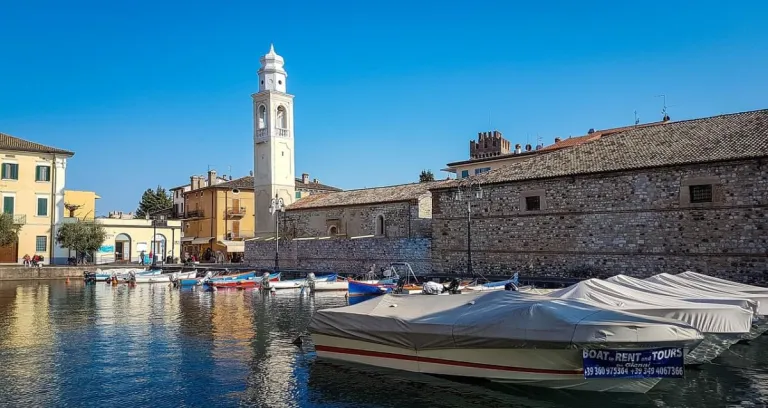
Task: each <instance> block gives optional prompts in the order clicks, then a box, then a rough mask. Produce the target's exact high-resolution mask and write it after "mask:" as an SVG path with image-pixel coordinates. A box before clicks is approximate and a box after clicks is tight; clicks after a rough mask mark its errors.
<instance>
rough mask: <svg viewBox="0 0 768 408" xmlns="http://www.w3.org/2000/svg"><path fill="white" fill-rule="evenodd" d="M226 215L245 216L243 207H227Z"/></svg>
mask: <svg viewBox="0 0 768 408" xmlns="http://www.w3.org/2000/svg"><path fill="white" fill-rule="evenodd" d="M227 216H229V217H243V216H245V207H229V208H227Z"/></svg>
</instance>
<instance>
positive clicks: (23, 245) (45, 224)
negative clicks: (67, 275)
mask: <svg viewBox="0 0 768 408" xmlns="http://www.w3.org/2000/svg"><path fill="white" fill-rule="evenodd" d="M72 156H74V153H73V152H70V151H67V150H63V149H58V148H55V147H50V146H44V145H41V144H39V143H34V142H30V141H27V140H23V139H19V138H17V137H13V136H10V135H7V134H4V133H0V172H1V174H0V176H1V177H0V195H2V211H3V212H4V213H6V214H12V215H13V219H14V222H16V224H18V225H20V226H21V229H20V230H19V239H18V242H17V243H16V244H14V245H9V246H6V247H0V263H22V259H23V257H24V255H29V256H34V255H40V256H42V257H43V258H44V260H43V263H45V264H48V263H51V260H53V263H66V261H67V258H66V251H65V250H62V249H61V248H58V246H56V245H55V241H54V239H55V230H56V225H57V223H59V222H61V220H62V219H63V211H64V182H65V180H66V168H67V159H68V158H70V157H72Z"/></svg>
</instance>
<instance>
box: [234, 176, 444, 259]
mask: <svg viewBox="0 0 768 408" xmlns="http://www.w3.org/2000/svg"><path fill="white" fill-rule="evenodd" d="M446 183H450V181H435V182H428V183H413V184H403V185H398V186H388V187H377V188H367V189H360V190H347V191H342V192H334V193H325V194H315V195H310V196H308V197H305V198H302V199H301V200H298V201H296V202H295V203H293V204H291V205H290V206H288V208H287V210H286V212H285V213H284V214H281V215H280V219H279V230H280V237H281V244H280V248H281V250H280V258H281V259H283V263H281V265H282V266H283V267H293V268H306V269H315V270H329V271H330V270H333V271H337V272H346V273H362V272H365V271H367V270H369V269H370V267H371V266H372V265H380V266H384V265H385V264H387V263H390V262H396V261H405V262H409V263H411V265H412V267H413V268H414V270H415V271H417V272H420V273H428V272H429V271H430V269H431V259H430V256H431V255H430V253H431V246H430V245H431V236H432V232H431V225H432V194H431V193H430V188H435V187H440V186H442V185H444V184H446ZM274 258H275V246H274V233H273V235H272V236H271V237H267V238H264V237H258V238H256V239H254V240H250V241H247V242H246V249H245V260H246V262H248V263H250V264H252V265H257V266H270V265H272V264H273V262H274Z"/></svg>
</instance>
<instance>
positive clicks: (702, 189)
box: [688, 184, 712, 204]
mask: <svg viewBox="0 0 768 408" xmlns="http://www.w3.org/2000/svg"><path fill="white" fill-rule="evenodd" d="M688 191H689V193H690V195H691V203H693V204H697V203H711V202H712V185H711V184H699V185H695V186H688Z"/></svg>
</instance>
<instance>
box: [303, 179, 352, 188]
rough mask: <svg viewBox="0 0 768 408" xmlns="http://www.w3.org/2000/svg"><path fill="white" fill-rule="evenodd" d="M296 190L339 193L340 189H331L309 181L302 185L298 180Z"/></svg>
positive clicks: (325, 185)
mask: <svg viewBox="0 0 768 408" xmlns="http://www.w3.org/2000/svg"><path fill="white" fill-rule="evenodd" d="M296 189H297V190H299V189H307V190H325V191H341V189H340V188H336V187H332V186H329V185H327V184H321V183H315V182H314V181H310V182H309V183H304V181H303V180H302V179H300V178H297V179H296Z"/></svg>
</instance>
